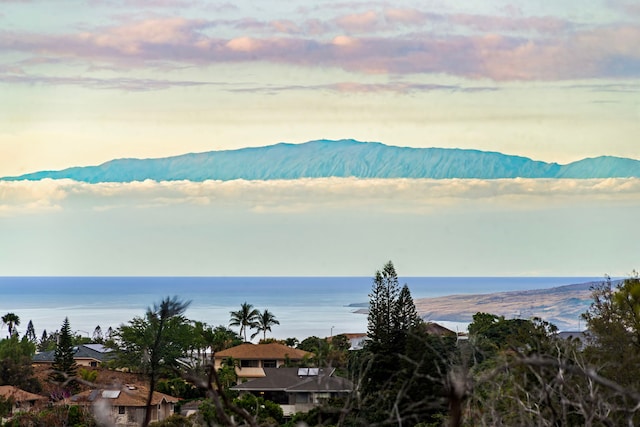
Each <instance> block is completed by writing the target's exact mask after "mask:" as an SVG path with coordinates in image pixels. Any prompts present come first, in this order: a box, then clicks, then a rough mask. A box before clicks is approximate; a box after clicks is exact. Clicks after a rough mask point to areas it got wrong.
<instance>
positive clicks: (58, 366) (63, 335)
mask: <svg viewBox="0 0 640 427" xmlns="http://www.w3.org/2000/svg"><path fill="white" fill-rule="evenodd" d="M74 354H75V351H74V346H73V335H72V333H71V326H70V324H69V318H68V317H65V318H64V322H63V323H62V328H61V329H60V335H59V336H58V345H57V346H56V350H55V353H54V356H53V358H54V362H53V366H52V369H53V372H52V374H51V378H52V379H53V380H54V381H58V382H61V383H63V382H66V381H67V380H69V379H71V378H73V377H75V376H76V371H77V369H78V365H77V364H76V361H75V360H74V358H73V356H74ZM68 384H69V385H70V387H69V388H73V387H75V384H73V381H71V382H70V383H68Z"/></svg>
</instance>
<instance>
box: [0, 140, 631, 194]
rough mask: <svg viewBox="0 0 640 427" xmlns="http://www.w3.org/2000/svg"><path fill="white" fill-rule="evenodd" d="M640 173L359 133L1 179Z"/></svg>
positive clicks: (618, 163) (611, 165) (607, 160)
mask: <svg viewBox="0 0 640 427" xmlns="http://www.w3.org/2000/svg"><path fill="white" fill-rule="evenodd" d="M325 177H344V178H347V177H355V178H383V179H386V178H416V179H418V178H428V179H454V178H460V179H472V178H475V179H503V178H552V179H558V178H572V179H591V178H632V177H640V161H638V160H634V159H629V158H622V157H613V156H600V157H595V158H587V159H582V160H579V161H576V162H572V163H569V164H566V165H560V164H558V163H547V162H542V161H536V160H532V159H529V158H527V157H521V156H513V155H506V154H502V153H498V152H492V151H480V150H473V149H459V148H412V147H397V146H389V145H385V144H382V143H380V142H361V141H356V140H353V139H343V140H315V141H309V142H305V143H302V144H290V143H279V144H275V145H269V146H264V147H249V148H241V149H237V150H221V151H209V152H204V153H188V154H182V155H178V156H172V157H164V158H156V159H132V158H123V159H115V160H110V161H108V162H105V163H103V164H100V165H97V166H84V167H72V168H67V169H63V170H59V171H39V172H34V173H28V174H24V175H20V176H12V177H4V178H0V180H5V181H18V180H42V179H47V178H50V179H65V178H67V179H72V180H75V181H80V182H88V183H99V182H133V181H144V180H147V179H150V180H155V181H178V180H187V181H194V182H201V181H205V180H220V181H229V180H235V179H245V180H284V179H300V178H325Z"/></svg>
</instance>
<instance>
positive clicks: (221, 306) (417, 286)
mask: <svg viewBox="0 0 640 427" xmlns="http://www.w3.org/2000/svg"><path fill="white" fill-rule="evenodd" d="M601 280H602V278H601V277H596V278H594V277H407V278H400V283H401V284H404V283H406V284H408V285H409V288H410V289H411V294H412V296H413V298H414V299H416V298H423V297H434V296H442V295H452V294H476V293H492V292H501V291H511V290H527V289H542V288H550V287H555V286H562V285H570V284H576V283H585V282H591V281H601ZM371 283H372V279H371V278H370V277H0V314H1V315H4V314H5V313H8V312H13V313H15V314H17V315H18V316H19V317H20V320H21V324H20V326H19V327H18V330H19V331H20V333H24V331H25V329H26V326H27V323H28V322H29V320H32V321H33V324H34V327H35V329H36V333H37V334H38V337H39V336H40V334H42V330H43V329H46V330H47V331H49V332H51V331H53V330H56V329H59V328H60V325H61V324H62V322H63V320H64V318H65V317H69V321H70V323H71V328H72V329H73V330H75V331H77V332H78V333H79V334H82V335H89V336H91V335H92V333H93V330H94V328H95V327H96V326H97V325H100V327H101V328H102V330H103V331H106V330H107V329H108V328H109V327H110V326H111V327H113V328H117V327H118V326H119V325H120V324H122V323H126V322H128V321H129V320H130V319H132V318H133V317H134V316H141V315H143V314H144V312H145V310H146V308H147V307H149V306H151V305H153V303H155V302H158V301H160V300H161V299H162V298H163V297H166V296H169V295H170V296H173V295H177V296H178V297H180V298H182V299H184V300H190V301H191V305H190V307H189V309H188V310H187V313H186V315H187V317H189V318H190V319H193V320H200V321H203V322H206V323H208V324H210V325H214V326H217V325H225V326H226V325H228V323H229V312H230V311H232V310H238V309H239V308H240V304H242V303H243V302H245V301H246V302H248V303H250V304H253V306H254V307H255V308H257V309H259V310H264V309H269V311H271V312H272V313H274V314H275V316H276V317H277V319H278V320H279V321H280V325H279V326H278V325H276V326H274V327H273V329H272V333H271V334H267V336H271V337H275V338H288V337H296V338H298V339H300V340H302V339H304V338H306V337H308V336H312V335H316V336H320V337H324V336H329V335H331V334H332V333H333V334H334V335H335V334H340V333H348V332H366V329H367V318H366V316H365V315H363V314H357V313H354V311H355V310H356V309H357V307H350V306H349V305H350V304H358V303H366V302H367V301H368V293H369V292H370V291H371ZM434 320H435V319H434ZM449 323H450V325H448V326H449V327H459V328H464V324H458V325H456V324H452V323H451V322H449ZM446 324H447V323H446V322H445V325H446ZM4 335H6V327H4V329H1V330H0V336H4Z"/></svg>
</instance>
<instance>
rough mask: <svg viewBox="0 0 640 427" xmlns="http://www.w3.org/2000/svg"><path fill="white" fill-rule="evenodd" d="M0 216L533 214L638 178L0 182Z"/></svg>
mask: <svg viewBox="0 0 640 427" xmlns="http://www.w3.org/2000/svg"><path fill="white" fill-rule="evenodd" d="M0 200H1V201H2V203H1V204H0V215H1V216H5V217H6V216H15V215H24V214H29V213H42V212H51V211H62V210H69V209H82V210H86V209H89V210H97V211H104V210H109V209H118V208H136V209H149V208H154V209H155V208H159V207H164V206H171V205H192V206H203V207H204V206H209V207H211V208H219V209H234V210H236V209H240V210H243V211H249V212H265V213H268V212H274V213H278V212H280V213H282V212H288V213H296V212H300V213H302V212H309V211H313V210H317V209H330V210H351V209H363V208H367V209H374V210H377V211H380V212H404V213H419V212H429V211H432V210H433V209H440V208H455V207H464V206H466V205H468V204H475V205H484V206H486V207H488V208H491V209H494V208H495V209H509V210H521V209H538V208H540V207H544V206H549V205H566V206H570V205H572V204H578V205H579V204H581V203H583V202H585V201H588V202H594V201H600V202H602V203H635V204H637V201H638V200H640V179H636V178H629V179H622V178H620V179H590V180H571V179H563V180H552V179H549V180H545V179H501V180H473V179H471V180H462V179H454V180H422V179H418V180H411V179H391V180H383V179H366V180H363V179H355V178H353V179H351V178H346V179H343V178H322V179H302V180H291V181H244V180H236V181H224V182H223V181H205V182H201V183H195V182H190V181H173V182H155V181H144V182H132V183H101V184H87V183H81V182H75V181H71V180H50V179H47V180H42V181H16V182H0Z"/></svg>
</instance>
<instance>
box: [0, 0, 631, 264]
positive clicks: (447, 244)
mask: <svg viewBox="0 0 640 427" xmlns="http://www.w3.org/2000/svg"><path fill="white" fill-rule="evenodd" d="M475 3H477V4H468V3H459V2H458V3H455V2H454V3H451V2H435V1H434V2H421V1H417V0H398V1H396V2H394V4H393V7H391V6H390V5H389V4H385V3H375V2H373V3H372V2H368V1H364V0H347V1H346V2H335V1H330V0H318V1H313V2H311V1H301V2H297V3H295V4H294V5H293V4H290V3H283V2H275V1H273V2H272V1H268V2H260V4H259V5H258V4H257V3H255V2H248V1H244V0H243V1H236V2H229V3H220V2H208V1H202V2H184V1H180V0H165V1H160V2H149V1H137V0H133V1H127V2H124V1H121V0H102V1H99V2H86V3H83V2H80V4H79V3H78V2H74V1H71V0H61V1H59V2H55V4H54V5H52V4H51V3H50V2H47V1H44V0H34V1H30V2H22V1H17V0H8V1H4V2H2V8H1V10H0V28H1V30H0V99H1V102H0V177H7V176H16V175H21V174H25V173H29V172H34V171H38V170H58V169H64V168H68V167H72V166H84V165H97V164H100V163H103V162H106V161H109V160H111V159H115V158H131V157H135V158H150V157H166V156H172V155H179V154H183V153H188V152H204V151H211V150H231V149H239V148H243V147H249V146H266V145H271V144H276V143H278V142H290V143H302V142H306V141H310V140H316V139H346V138H352V139H356V140H360V141H377V142H382V143H384V144H387V145H396V146H410V147H443V148H465V149H478V150H486V151H499V152H502V153H505V154H513V155H519V156H526V157H529V158H532V159H535V160H543V161H547V162H557V163H561V164H565V163H569V162H572V161H576V160H580V159H582V158H585V157H596V156H601V155H610V156H620V157H629V158H634V159H640V144H639V143H638V136H639V135H640V50H638V45H640V24H639V23H640V9H639V8H637V7H634V5H633V2H630V1H628V0H589V1H586V2H581V3H579V4H578V3H576V2H528V1H524V0H514V1H507V0H491V1H484V2H475ZM292 6H295V7H292ZM567 183H568V184H567ZM567 183H565V184H567V185H566V186H563V185H561V186H553V185H550V184H548V183H545V184H544V185H542V184H540V185H542V186H538V185H539V184H532V185H533V186H534V187H535V189H536V191H537V193H536V196H535V197H525V200H526V203H524V204H521V203H520V202H521V200H520V199H519V198H518V197H516V196H514V195H515V194H528V192H529V191H530V189H529V187H528V184H527V185H524V184H522V183H518V184H517V185H515V186H514V187H508V186H505V185H497V184H496V183H484V184H482V185H475V184H474V185H470V186H469V188H468V189H467V190H466V191H467V192H466V193H464V195H463V196H464V197H463V196H461V195H460V194H459V193H457V191H459V187H458V186H457V185H454V183H447V185H450V186H451V188H448V187H446V186H445V187H442V188H441V187H438V189H439V190H438V191H441V193H438V197H437V200H438V203H437V204H436V205H434V206H435V207H434V208H433V209H423V208H424V205H420V208H418V207H417V206H416V203H417V202H416V201H415V200H413V199H414V198H422V199H429V198H430V197H433V194H434V193H433V191H435V190H434V187H430V186H428V187H429V189H428V191H427V190H425V188H424V187H421V186H420V185H422V184H420V185H418V184H415V185H408V186H406V187H405V186H400V187H398V189H397V191H398V192H399V194H400V196H399V197H396V196H397V195H398V194H394V192H393V191H389V188H386V190H385V191H384V192H383V193H382V194H378V195H377V196H376V198H375V207H376V209H373V210H371V209H369V207H370V205H366V203H365V204H362V203H359V202H361V201H363V200H365V201H366V200H370V199H369V197H370V192H372V191H382V190H381V189H382V187H381V186H379V185H378V183H371V182H368V181H362V182H359V183H358V184H357V185H355V184H354V183H349V184H348V185H347V184H345V183H344V182H341V183H337V184H336V183H332V185H331V186H330V188H331V191H333V192H338V193H340V192H341V191H342V192H343V193H340V194H345V195H347V196H348V197H344V198H339V197H338V198H337V199H335V198H332V197H333V196H332V197H329V195H328V194H329V193H323V192H322V191H320V192H315V193H314V192H313V191H310V193H311V194H314V195H315V196H316V197H320V198H321V199H319V200H315V199H313V198H310V199H309V200H305V199H304V194H305V192H304V191H303V192H301V193H299V194H298V193H296V194H298V196H297V198H291V197H289V195H288V193H287V192H286V191H281V190H282V188H279V189H278V191H275V190H274V191H273V192H272V193H269V194H272V196H273V199H272V200H262V199H260V197H258V196H257V195H256V193H252V191H253V190H251V191H250V190H249V189H247V188H245V187H243V186H242V185H240V184H238V183H236V184H238V185H237V186H232V188H233V189H234V191H231V192H230V193H229V196H228V197H227V196H225V197H221V199H222V201H223V202H224V203H222V202H220V203H222V205H219V204H218V202H219V199H217V198H210V197H208V195H207V194H208V193H207V191H208V190H207V189H208V188H209V187H206V186H205V187H206V188H204V189H203V188H200V189H198V185H197V184H194V187H195V188H192V187H191V186H187V187H188V188H189V189H190V190H189V191H190V193H189V194H192V193H191V191H192V192H193V193H195V194H200V193H201V192H202V191H204V192H205V193H206V194H205V195H202V194H200V195H199V196H194V198H189V197H177V196H175V191H177V190H175V188H174V186H172V185H168V184H167V186H166V187H164V186H163V185H165V184H156V185H158V186H160V187H153V186H150V187H145V186H142V187H141V188H143V189H144V191H140V192H138V193H135V195H136V196H135V197H131V193H130V192H129V191H130V190H131V187H130V186H126V185H124V186H123V187H121V186H120V185H117V184H114V185H113V191H114V193H115V194H118V195H120V196H121V198H120V199H117V200H115V201H114V199H112V198H109V197H107V196H105V194H103V193H102V192H101V191H98V190H101V189H104V187H95V188H93V189H92V190H86V189H85V190H80V189H79V187H78V188H77V187H75V186H73V185H69V186H67V184H64V185H63V186H62V187H64V188H63V189H60V188H57V187H56V185H52V187H53V188H57V190H56V192H54V195H53V196H52V195H51V194H49V193H46V192H45V193H46V194H47V195H46V196H43V197H42V198H35V199H33V198H32V197H31V196H30V195H33V194H40V193H38V191H40V190H42V188H43V187H42V185H45V187H46V186H47V185H50V183H49V184H47V183H45V184H42V183H31V184H25V185H26V187H11V186H7V185H8V184H7V185H5V184H2V182H0V235H2V236H3V238H2V239H0V253H2V254H3V256H1V257H0V276H1V275H7V274H16V275H29V274H72V275H75V274H105V275H109V274H134V275H135V274H203V275H222V274H229V275H263V274H269V275H288V274H300V275H339V274H346V275H349V274H354V275H366V274H369V273H371V272H372V271H373V270H374V269H375V268H377V267H378V266H379V265H381V263H383V262H385V261H386V260H388V259H390V258H391V259H393V260H394V261H395V262H397V263H398V264H399V265H404V267H405V268H406V271H403V273H404V274H410V275H554V274H562V275H564V274H566V275H586V274H589V275H593V274H595V275H600V274H604V273H609V274H613V275H624V274H626V273H627V272H629V271H630V270H632V269H633V268H638V267H639V266H638V265H637V264H634V262H636V263H637V257H638V255H640V246H639V245H640V243H637V242H640V234H638V233H640V231H638V230H637V227H635V222H636V220H633V221H632V220H631V218H637V217H638V216H640V215H637V214H640V198H638V197H637V191H636V186H637V182H636V181H633V180H631V181H630V183H629V182H625V183H622V182H616V185H610V184H611V182H608V181H603V182H601V183H596V184H593V183H592V184H593V185H591V184H588V185H587V187H588V188H587V189H585V187H584V186H583V185H581V184H576V183H569V182H567ZM325 184H326V182H324V181H319V182H317V183H315V185H319V186H322V185H325ZM476 184H477V183H476ZM569 184H570V185H569ZM582 184H584V183H582ZM12 185H13V184H12ZM30 185H33V188H31V187H30ZM176 185H177V184H176ZM243 185H244V184H243ZM256 185H257V184H256ZM261 185H262V184H261ZM394 185H395V184H394ZM430 185H431V184H430ZM483 185H484V186H486V187H487V188H490V189H491V191H493V193H491V194H492V196H486V195H485V196H482V197H478V194H480V193H482V191H483V190H482V188H484V187H483ZM625 186H627V187H628V186H630V187H632V188H633V189H634V190H633V191H628V192H625V191H622V190H620V188H626V187H625ZM258 187H259V186H258ZM16 188H18V190H16ZM46 188H50V187H46ZM82 188H85V187H82ZM90 188H92V187H90ZM225 188H230V187H225ZM251 188H253V187H251ZM259 188H260V189H261V191H270V190H267V187H259ZM287 188H288V187H287ZM305 188H306V187H305ZM393 188H395V187H393ZM443 188H444V189H445V190H443ZM597 188H600V189H602V188H604V189H605V190H603V191H604V192H605V194H606V193H607V192H608V191H612V192H613V193H612V195H611V197H610V198H607V197H604V196H603V193H602V192H601V190H597ZM306 189H307V190H308V188H306ZM572 189H573V190H575V191H579V195H580V197H572V196H571V194H570V193H571V191H573V190H572ZM614 189H615V191H614ZM161 190H162V191H161ZM298 190H299V188H298ZM507 190H508V194H509V197H503V196H504V195H503V192H504V191H507ZM164 191H166V192H168V194H164V193H163V192H164ZM216 191H218V190H216ZM159 193H162V194H159ZM215 194H218V193H215ZM442 194H445V195H446V196H443V195H442ZM547 194H548V196H547ZM125 195H127V196H126V197H125ZM172 195H173V196H172ZM174 196H175V197H174ZM218 196H219V194H218ZM56 197H59V199H57V198H56ZM83 197H84V198H83ZM247 198H250V199H251V200H260V201H261V204H260V205H255V206H248V205H247V204H246V200H247ZM325 198H329V199H330V200H331V201H332V203H335V204H336V205H340V206H341V208H340V209H333V208H332V209H328V208H327V205H326V204H324V202H323V201H324V200H325ZM422 199H421V200H422ZM25 200H26V201H25ZM559 200H562V201H563V202H562V203H558V201H559ZM112 202H113V203H112ZM199 202H201V203H200V204H199ZM445 202H446V203H445ZM398 203H400V205H398ZM607 204H611V206H612V207H615V209H607V206H606V205H607ZM332 206H333V204H332ZM156 207H160V208H159V209H156ZM276 207H277V209H276ZM383 207H387V209H383ZM613 211H615V218H613V216H612V212H613ZM156 216H158V217H157V219H156V220H154V221H149V218H152V217H153V218H155V217H156ZM221 229H224V230H223V231H220V230H221ZM203 230H207V231H203ZM215 230H218V231H217V232H216V231H215ZM379 230H385V232H387V233H390V234H392V235H394V238H393V239H391V241H390V242H389V246H388V247H385V248H381V247H377V246H376V241H375V238H374V237H371V236H376V235H377V233H378V232H379ZM149 235H155V236H162V242H163V244H162V245H157V244H156V245H153V244H150V243H148V242H149V240H148V236H149ZM118 239H121V241H118ZM210 239H212V240H214V241H216V242H218V243H219V244H220V245H219V247H221V248H224V247H227V248H230V251H229V252H226V253H225V252H220V251H221V250H219V249H218V247H217V246H215V245H212V244H211V242H210ZM336 240H338V241H336ZM96 242H100V244H99V245H97V244H96ZM603 242H604V244H603ZM123 244H124V245H125V246H126V247H127V248H128V249H127V251H129V252H127V253H128V254H129V256H127V257H118V258H117V259H115V258H114V259H113V260H110V261H112V262H109V263H108V265H109V267H105V265H106V264H105V262H104V260H105V259H107V260H108V259H109V254H110V253H115V252H117V248H120V247H121V246H122V245H123ZM465 245H466V247H465V248H464V249H460V248H461V247H462V246H465ZM96 246H98V247H96ZM596 246H597V250H595V249H594V250H592V251H590V250H589V248H594V247H596ZM52 247H56V249H57V250H56V251H52V250H51V248H52ZM88 247H91V248H92V251H87V250H86V249H87V248H88ZM176 247H181V248H183V250H182V252H181V254H182V255H180V256H176V255H175V254H176V251H174V250H172V248H176ZM576 248H578V249H576ZM4 254H8V256H4ZM301 254H307V255H308V256H307V257H306V258H304V257H302V255H301ZM214 256H216V257H219V258H220V259H221V260H222V261H221V262H220V263H219V264H216V265H213V264H211V263H207V262H205V261H206V260H208V259H211V258H212V257H214ZM350 257H351V258H350ZM34 260H36V262H34ZM281 260H293V261H295V262H294V263H291V264H290V265H287V264H286V263H282V262H280V261H281ZM634 260H635V261H634ZM198 261H201V262H198ZM79 266H82V268H80V267H79ZM194 266H195V267H194ZM278 268H280V269H278Z"/></svg>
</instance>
